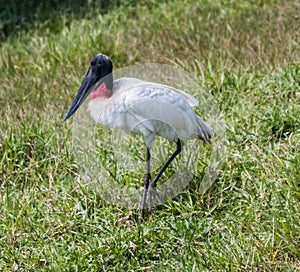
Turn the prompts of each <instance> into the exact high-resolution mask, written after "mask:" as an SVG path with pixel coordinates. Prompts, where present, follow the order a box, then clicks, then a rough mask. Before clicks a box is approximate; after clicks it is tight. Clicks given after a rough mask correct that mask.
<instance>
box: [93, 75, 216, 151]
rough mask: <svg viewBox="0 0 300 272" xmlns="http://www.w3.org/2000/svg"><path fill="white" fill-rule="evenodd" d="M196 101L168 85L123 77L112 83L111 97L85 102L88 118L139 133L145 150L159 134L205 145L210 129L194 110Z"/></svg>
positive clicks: (172, 138)
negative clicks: (198, 140)
mask: <svg viewBox="0 0 300 272" xmlns="http://www.w3.org/2000/svg"><path fill="white" fill-rule="evenodd" d="M197 104H198V101H197V100H196V99H195V98H194V97H192V96H191V95H189V94H187V93H185V92H183V91H180V90H177V89H175V88H172V87H170V86H166V85H162V84H157V83H152V82H148V81H143V80H139V79H136V78H129V77H124V78H120V79H118V80H115V81H114V86H113V90H112V95H111V96H110V97H108V98H106V97H98V98H96V99H92V100H90V101H89V104H88V110H89V112H90V114H91V116H92V118H93V119H94V120H95V121H96V122H97V123H100V124H102V125H104V126H108V127H111V128H120V129H122V130H124V131H125V132H127V133H131V132H134V133H139V134H142V135H143V136H144V138H145V142H146V145H147V147H150V146H151V144H152V142H153V141H154V137H155V135H160V136H162V137H165V138H167V139H169V140H170V141H177V139H178V138H179V139H180V140H182V141H183V142H185V141H186V140H188V139H191V138H195V137H198V138H199V139H201V140H202V141H203V142H205V143H206V142H209V140H210V138H211V137H212V130H211V128H210V127H209V125H208V124H207V123H206V122H204V121H203V120H202V119H201V118H200V117H199V116H198V115H197V114H196V113H195V111H194V109H193V107H194V106H196V105H197Z"/></svg>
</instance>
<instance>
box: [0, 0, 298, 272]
mask: <svg viewBox="0 0 300 272" xmlns="http://www.w3.org/2000/svg"><path fill="white" fill-rule="evenodd" d="M32 3H35V2H34V1H32ZM53 3H54V4H53V8H52V6H47V7H44V6H38V5H39V4H36V6H34V7H31V6H24V8H25V11H27V12H23V11H24V9H22V12H23V13H22V12H21V11H20V13H18V10H17V9H10V6H9V3H8V4H7V8H6V9H3V10H5V13H4V15H3V16H4V17H1V18H2V19H1V20H2V22H1V29H2V34H1V37H2V42H1V45H0V46H1V56H0V63H1V65H0V71H1V72H0V78H1V89H0V97H1V99H0V113H1V117H2V118H1V120H0V179H1V182H0V204H1V205H0V249H1V250H0V270H2V271H14V270H15V271H64V270H71V271H74V270H75V271H76V270H77V271H85V270H86V271H111V270H116V271H168V270H175V271H217V270H226V271H232V270H233V271H240V270H242V271H248V270H254V271H258V270H259V271H297V270H299V267H300V253H299V252H300V251H299V248H300V236H299V229H300V223H299V222H300V221H299V217H300V195H299V193H300V191H299V186H300V185H299V180H300V171H299V164H300V151H299V150H300V121H299V116H300V107H299V104H300V92H299V90H300V80H299V79H300V64H299V52H300V50H299V49H300V48H299V42H300V37H299V31H298V28H299V10H300V6H299V4H298V2H296V1H295V2H293V1H280V0H278V1H256V0H253V1H238V0H235V1H215V0H211V1H200V2H199V1H193V0H191V1H177V0H176V1H154V0H151V1H118V3H115V4H114V3H113V2H111V3H110V4H109V5H108V6H103V5H101V4H100V3H101V1H98V2H97V1H96V2H94V4H93V5H91V4H90V6H89V4H88V3H85V2H82V1H78V5H77V7H78V8H77V9H76V8H74V6H73V4H72V5H71V4H70V3H69V2H68V1H62V5H61V8H60V9H56V7H57V6H55V5H56V4H57V3H56V1H53ZM66 7H70V8H67V9H66ZM45 8H47V10H45ZM26 9H27V10H26ZM12 10H13V11H14V12H15V13H11V11H12ZM30 11H32V13H30ZM26 14H32V16H31V15H30V16H29V15H28V16H27V17H26ZM20 18H21V19H20ZM99 52H102V53H105V54H107V55H109V56H111V57H112V59H113V61H114V63H115V66H116V68H120V67H125V66H127V65H130V64H134V63H136V62H159V63H166V64H172V65H176V66H178V67H181V68H184V69H185V70H186V71H188V72H189V73H191V74H192V75H194V76H196V77H197V78H199V80H201V81H202V82H203V85H204V86H205V88H206V89H207V90H208V91H209V92H210V93H211V94H212V95H213V96H214V99H215V101H216V102H217V103H218V105H219V108H220V110H221V111H222V112H223V114H224V117H225V121H226V136H227V139H226V141H227V153H226V161H225V162H224V164H223V167H222V171H221V173H220V175H219V177H218V179H217V180H216V182H215V183H214V184H213V186H212V188H210V190H209V191H207V192H206V193H204V194H199V193H198V192H197V190H195V188H194V187H197V186H199V184H197V180H195V181H194V182H195V183H196V184H195V185H196V186H194V187H193V186H192V187H191V188H189V189H188V190H186V191H185V192H184V193H183V194H181V195H179V196H177V197H176V198H175V199H174V200H172V201H169V202H168V203H167V204H166V206H164V207H161V208H158V209H157V210H156V211H155V213H154V214H153V215H152V216H151V218H150V219H149V220H148V221H146V222H144V223H142V224H138V223H137V222H136V220H135V216H136V213H137V212H138V211H136V210H131V209H127V208H119V207H117V206H115V205H112V204H110V203H108V202H107V201H106V200H105V199H103V198H101V197H99V196H97V194H95V193H93V192H91V191H89V190H88V189H86V188H84V187H82V186H80V182H78V181H79V177H78V173H79V167H80V165H78V164H77V162H76V156H75V155H74V152H73V151H72V145H71V144H72V131H71V129H72V128H71V123H70V122H67V123H63V122H62V118H63V115H64V113H65V112H66V110H67V108H68V106H69V105H70V103H71V100H72V98H73V96H74V93H75V92H76V90H77V89H78V86H79V84H80V81H81V79H82V76H83V75H84V73H85V71H86V68H87V64H88V61H89V60H90V59H91V58H92V57H93V56H94V55H95V54H97V53H99Z"/></svg>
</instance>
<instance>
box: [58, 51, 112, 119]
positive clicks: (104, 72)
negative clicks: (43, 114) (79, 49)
mask: <svg viewBox="0 0 300 272" xmlns="http://www.w3.org/2000/svg"><path fill="white" fill-rule="evenodd" d="M112 70H113V64H112V61H111V59H110V58H109V57H108V56H105V55H103V54H99V55H97V56H96V57H94V58H93V60H92V61H91V64H90V67H89V69H88V71H87V73H86V75H85V77H84V79H83V81H82V83H81V86H80V88H79V90H78V93H77V95H76V97H75V99H74V101H73V103H72V105H71V107H70V109H69V110H68V112H67V114H66V116H65V118H64V120H67V119H68V118H69V117H70V116H71V115H72V114H73V113H74V112H75V111H77V109H78V108H79V106H80V105H81V104H82V103H83V102H84V100H85V99H86V98H87V96H88V95H89V94H90V93H91V92H92V91H93V90H94V89H95V87H96V86H98V85H99V84H100V83H102V82H105V84H106V86H107V88H108V89H110V90H112V87H113V77H112Z"/></svg>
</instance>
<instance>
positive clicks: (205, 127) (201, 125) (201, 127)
mask: <svg viewBox="0 0 300 272" xmlns="http://www.w3.org/2000/svg"><path fill="white" fill-rule="evenodd" d="M196 118H197V125H198V126H197V128H196V129H197V136H198V139H200V140H202V141H203V142H204V143H210V139H211V138H212V136H213V132H212V129H211V127H210V126H209V124H208V123H206V122H204V121H203V120H202V119H201V118H200V117H199V116H196Z"/></svg>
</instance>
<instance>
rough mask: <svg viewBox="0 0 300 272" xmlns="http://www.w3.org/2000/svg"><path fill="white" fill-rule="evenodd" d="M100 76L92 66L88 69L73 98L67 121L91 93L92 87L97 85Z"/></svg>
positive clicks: (66, 117)
mask: <svg viewBox="0 0 300 272" xmlns="http://www.w3.org/2000/svg"><path fill="white" fill-rule="evenodd" d="M98 80H99V78H98V77H97V76H96V75H95V73H94V72H93V71H92V69H91V68H89V70H88V71H87V73H86V75H85V77H84V79H83V81H82V83H81V86H80V88H79V90H78V93H77V95H76V97H75V99H74V100H73V103H72V105H71V107H70V108H69V110H68V112H67V114H66V115H65V118H64V121H66V120H67V119H68V118H69V117H70V116H71V115H72V114H73V113H75V112H76V111H77V110H78V108H79V107H80V105H81V104H82V103H83V102H84V100H85V99H86V98H87V96H88V95H89V94H90V93H91V91H92V88H93V87H94V86H95V84H96V83H97V81H98Z"/></svg>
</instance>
